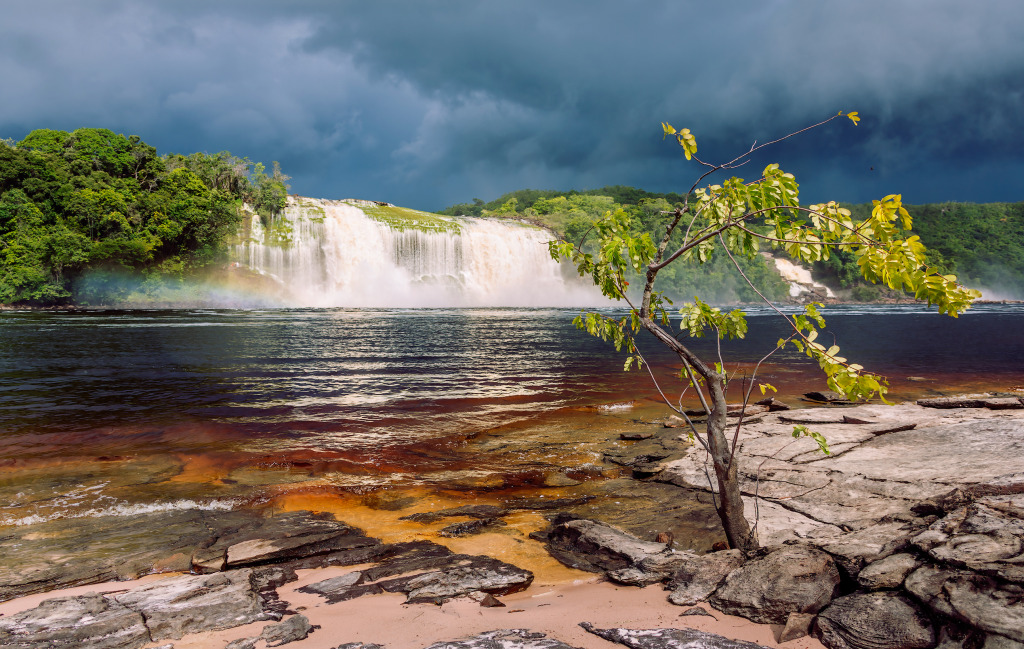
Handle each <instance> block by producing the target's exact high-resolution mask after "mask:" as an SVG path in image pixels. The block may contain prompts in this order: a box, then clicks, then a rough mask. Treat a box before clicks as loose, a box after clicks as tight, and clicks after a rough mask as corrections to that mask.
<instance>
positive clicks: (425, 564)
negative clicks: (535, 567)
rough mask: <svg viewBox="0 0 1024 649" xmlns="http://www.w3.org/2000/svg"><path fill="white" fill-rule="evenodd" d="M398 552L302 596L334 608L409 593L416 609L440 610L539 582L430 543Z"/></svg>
mask: <svg viewBox="0 0 1024 649" xmlns="http://www.w3.org/2000/svg"><path fill="white" fill-rule="evenodd" d="M396 547H398V551H396V552H394V553H393V554H391V556H388V557H387V558H385V559H384V560H383V561H381V563H380V564H379V565H376V566H374V567H372V568H368V569H366V570H362V571H358V572H353V573H349V574H347V575H342V576H340V577H333V578H331V579H325V580H323V581H318V582H316V583H313V584H309V585H308V586H304V587H302V588H300V589H299V590H300V592H304V593H311V594H315V595H320V596H321V597H323V598H324V599H326V600H327V601H328V603H331V604H333V603H336V602H342V601H347V600H350V599H355V598H357V597H362V596H363V595H375V594H378V593H383V592H389V593H396V592H399V593H405V595H406V598H407V601H408V602H410V603H414V602H431V603H437V604H440V603H442V602H445V601H447V600H449V599H452V598H455V597H461V596H463V595H469V594H471V593H489V594H491V595H508V594H510V593H516V592H519V591H521V590H525V589H526V588H527V587H529V585H530V584H531V583H532V582H533V573H531V572H530V571H528V570H522V569H521V568H517V567H516V566H513V565H512V564H509V563H505V562H503V561H498V560H497V559H492V558H490V557H483V556H470V555H465V554H455V553H453V552H452V551H451V550H449V549H448V548H446V547H444V546H441V545H437V544H434V543H429V542H419V543H409V544H404V545H401V546H396ZM395 575H398V576H397V577H395ZM388 577H394V578H391V579H388Z"/></svg>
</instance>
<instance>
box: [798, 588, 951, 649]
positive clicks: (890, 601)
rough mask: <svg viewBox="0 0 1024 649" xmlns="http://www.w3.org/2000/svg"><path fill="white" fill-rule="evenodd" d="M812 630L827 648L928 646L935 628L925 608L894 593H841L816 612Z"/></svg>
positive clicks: (932, 642) (911, 648)
mask: <svg viewBox="0 0 1024 649" xmlns="http://www.w3.org/2000/svg"><path fill="white" fill-rule="evenodd" d="M815 630H816V633H817V635H818V637H819V638H821V642H822V644H824V645H825V646H826V647H829V649H928V648H930V647H934V646H935V631H934V630H933V629H932V624H931V621H930V620H929V619H928V617H927V616H926V615H925V614H924V612H923V611H922V610H921V609H920V608H919V607H918V606H917V605H916V604H914V603H912V602H911V601H910V600H909V599H907V598H905V597H903V596H902V595H898V594H896V593H867V594H855V595H847V596H845V597H840V598H838V599H836V600H834V601H833V602H832V603H831V604H830V605H829V606H828V607H826V608H825V609H824V610H823V611H821V613H819V614H818V618H817V620H816V621H815Z"/></svg>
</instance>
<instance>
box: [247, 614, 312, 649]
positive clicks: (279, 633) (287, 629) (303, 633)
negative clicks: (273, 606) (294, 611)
mask: <svg viewBox="0 0 1024 649" xmlns="http://www.w3.org/2000/svg"><path fill="white" fill-rule="evenodd" d="M314 628H316V627H313V626H312V625H310V623H309V618H307V617H306V616H305V615H293V616H292V617H290V618H288V619H287V620H285V621H284V622H278V623H277V624H268V625H267V626H265V627H263V631H262V632H261V633H260V638H262V639H263V640H265V641H266V643H267V646H268V647H280V646H281V645H285V644H288V643H289V642H295V641H296V640H305V639H306V637H307V636H309V634H310V633H311V632H312V631H313V629H314Z"/></svg>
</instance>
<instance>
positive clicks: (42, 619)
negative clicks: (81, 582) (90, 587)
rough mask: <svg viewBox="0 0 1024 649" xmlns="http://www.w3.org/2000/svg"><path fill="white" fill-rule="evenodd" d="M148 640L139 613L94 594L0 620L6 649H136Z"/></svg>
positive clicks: (50, 601) (0, 643)
mask: <svg viewBox="0 0 1024 649" xmlns="http://www.w3.org/2000/svg"><path fill="white" fill-rule="evenodd" d="M151 640H152V639H151V638H150V635H149V629H147V628H146V624H145V621H144V620H143V618H142V615H141V614H139V613H138V612H136V611H133V610H131V609H129V608H127V607H126V606H123V605H121V604H119V603H117V602H116V601H114V600H112V599H110V598H107V597H103V596H102V595H97V594H95V593H90V594H88V595H82V596H79V597H57V598H54V599H48V600H46V601H44V602H43V603H41V604H40V605H39V606H37V607H35V608H32V609H29V610H27V611H22V612H21V613H15V614H14V615H11V616H8V617H0V646H3V647H6V648H7V649H52V648H53V647H91V648H93V649H135V648H136V647H141V646H143V645H145V644H147V643H149V642H151Z"/></svg>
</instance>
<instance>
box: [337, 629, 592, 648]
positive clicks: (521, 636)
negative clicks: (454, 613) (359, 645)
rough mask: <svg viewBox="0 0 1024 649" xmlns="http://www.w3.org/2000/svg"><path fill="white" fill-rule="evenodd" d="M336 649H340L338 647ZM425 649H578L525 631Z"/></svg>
mask: <svg viewBox="0 0 1024 649" xmlns="http://www.w3.org/2000/svg"><path fill="white" fill-rule="evenodd" d="M338 649H341V647H339V648H338ZM426 649H579V648H578V647H573V646H572V645H567V644H565V643H564V642H562V641H560V640H554V639H552V638H548V637H547V636H546V635H544V634H543V633H536V632H533V631H528V630H526V629H500V630H497V631H487V632H486V633H481V634H480V635H476V636H473V637H472V638H465V639H463V640H448V641H445V642H436V643H434V644H432V645H430V646H429V647H426Z"/></svg>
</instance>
